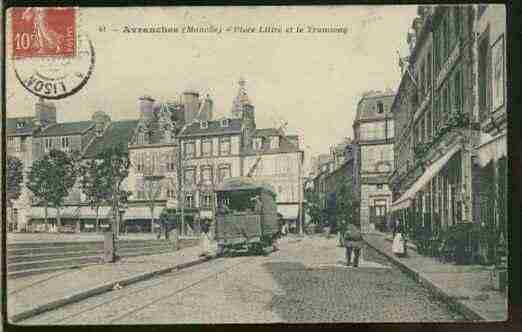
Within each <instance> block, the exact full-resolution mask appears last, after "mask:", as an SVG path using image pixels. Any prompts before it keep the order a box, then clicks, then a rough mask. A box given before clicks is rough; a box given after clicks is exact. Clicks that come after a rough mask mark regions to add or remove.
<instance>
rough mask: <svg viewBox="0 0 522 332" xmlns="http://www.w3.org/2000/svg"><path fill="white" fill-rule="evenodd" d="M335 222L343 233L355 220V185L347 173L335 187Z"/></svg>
mask: <svg viewBox="0 0 522 332" xmlns="http://www.w3.org/2000/svg"><path fill="white" fill-rule="evenodd" d="M334 213H335V222H336V225H335V226H336V227H337V228H338V229H339V230H340V231H341V232H342V233H343V232H344V230H345V229H346V224H347V223H354V222H355V220H353V219H354V218H353V187H352V186H351V184H350V181H349V178H348V177H347V176H346V175H345V176H343V177H341V179H340V180H339V181H338V182H337V186H336V188H335V209H334Z"/></svg>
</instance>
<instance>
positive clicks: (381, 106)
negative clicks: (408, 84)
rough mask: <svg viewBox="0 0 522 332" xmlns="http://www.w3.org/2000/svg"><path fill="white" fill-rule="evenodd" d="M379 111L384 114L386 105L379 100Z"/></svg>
mask: <svg viewBox="0 0 522 332" xmlns="http://www.w3.org/2000/svg"><path fill="white" fill-rule="evenodd" d="M377 113H379V114H382V113H384V105H383V103H382V101H379V102H377Z"/></svg>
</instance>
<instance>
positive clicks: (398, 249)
mask: <svg viewBox="0 0 522 332" xmlns="http://www.w3.org/2000/svg"><path fill="white" fill-rule="evenodd" d="M392 252H393V254H394V255H396V256H398V257H404V256H406V239H405V238H404V236H403V227H402V223H400V222H398V225H397V227H396V229H395V235H394V237H393V244H392Z"/></svg>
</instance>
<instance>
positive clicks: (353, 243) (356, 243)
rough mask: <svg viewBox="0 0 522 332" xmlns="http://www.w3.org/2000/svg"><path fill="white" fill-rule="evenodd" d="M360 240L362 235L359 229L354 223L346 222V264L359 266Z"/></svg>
mask: <svg viewBox="0 0 522 332" xmlns="http://www.w3.org/2000/svg"><path fill="white" fill-rule="evenodd" d="M362 240H363V239H362V235H361V232H360V231H359V229H358V228H357V227H356V226H355V225H353V224H350V223H348V224H347V225H346V232H345V233H344V246H345V248H346V265H347V266H350V265H352V266H353V267H358V266H359V257H360V255H361V247H362ZM352 254H353V262H352Z"/></svg>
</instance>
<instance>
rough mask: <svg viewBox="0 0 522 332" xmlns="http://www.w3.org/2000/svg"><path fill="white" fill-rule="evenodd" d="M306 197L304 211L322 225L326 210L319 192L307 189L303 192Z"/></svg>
mask: <svg viewBox="0 0 522 332" xmlns="http://www.w3.org/2000/svg"><path fill="white" fill-rule="evenodd" d="M305 198H306V206H305V208H306V211H307V212H308V214H309V215H310V218H311V219H312V220H313V221H314V222H315V223H316V224H319V225H321V226H324V225H323V224H324V222H325V221H326V211H325V209H324V208H323V200H322V198H321V195H320V193H319V192H317V191H315V190H312V189H307V190H306V192H305Z"/></svg>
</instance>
